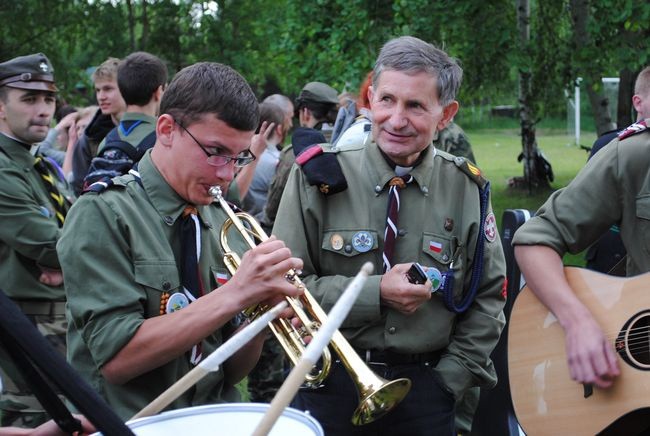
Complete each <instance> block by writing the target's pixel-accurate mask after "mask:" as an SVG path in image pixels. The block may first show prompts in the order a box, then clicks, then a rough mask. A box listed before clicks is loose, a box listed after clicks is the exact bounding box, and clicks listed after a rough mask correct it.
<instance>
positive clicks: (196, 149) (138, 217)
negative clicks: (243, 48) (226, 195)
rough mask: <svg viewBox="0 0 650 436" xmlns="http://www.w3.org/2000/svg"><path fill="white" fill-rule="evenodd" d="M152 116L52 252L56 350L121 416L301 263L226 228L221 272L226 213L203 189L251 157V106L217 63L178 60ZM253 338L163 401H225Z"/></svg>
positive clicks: (224, 180)
mask: <svg viewBox="0 0 650 436" xmlns="http://www.w3.org/2000/svg"><path fill="white" fill-rule="evenodd" d="M160 114H161V115H160V116H159V117H158V120H157V123H156V143H155V145H154V146H153V148H152V149H150V150H147V152H146V153H145V155H144V156H143V157H142V159H141V160H140V162H139V164H138V171H137V172H134V171H131V172H130V173H129V174H127V175H124V176H121V177H116V178H114V179H112V180H111V181H110V182H109V183H105V184H103V185H102V184H101V183H96V184H94V185H92V189H91V192H88V193H86V194H84V195H83V196H82V197H81V198H80V199H79V200H78V201H77V202H76V203H75V205H74V207H73V208H72V209H71V211H70V214H69V221H68V223H69V226H68V225H66V229H65V230H64V234H63V236H62V238H61V241H60V242H59V244H58V247H57V248H58V251H59V253H60V257H61V264H62V266H63V273H64V277H65V280H66V294H67V298H68V306H67V310H68V317H69V319H70V328H69V331H68V343H69V346H68V358H69V360H70V361H71V363H72V365H73V366H74V367H75V368H76V369H77V370H78V371H79V372H80V373H81V374H82V375H83V376H84V377H86V378H87V379H88V381H89V382H90V383H92V384H93V385H94V386H96V387H97V389H98V390H99V393H100V394H101V395H103V396H104V397H105V398H106V400H107V401H108V403H109V404H110V405H111V406H112V407H113V408H114V410H115V411H116V413H118V415H120V416H121V417H123V418H124V419H128V418H129V417H131V416H133V414H135V413H136V412H138V411H139V410H140V409H141V408H142V407H144V406H145V405H147V404H148V403H149V402H151V401H152V400H153V399H155V398H156V397H157V396H158V395H159V394H160V393H162V392H163V391H164V390H165V389H167V388H168V387H169V386H170V385H172V384H173V383H174V382H176V381H177V380H178V379H180V378H181V377H182V376H184V375H185V374H187V373H188V372H189V371H190V370H191V369H192V368H193V367H194V366H195V365H197V364H198V363H199V362H200V361H201V360H202V358H204V357H206V356H207V355H209V354H210V353H211V352H212V351H214V350H215V349H216V348H217V347H219V346H220V345H221V344H222V343H223V342H224V341H225V340H226V339H227V338H228V336H229V335H230V334H232V333H233V331H234V329H235V328H236V327H237V325H236V324H238V323H239V321H238V320H239V317H238V316H237V315H238V314H239V313H240V311H242V310H243V309H245V308H248V307H249V306H252V305H255V304H257V303H260V302H262V301H265V302H267V303H275V302H277V301H279V300H280V299H282V298H283V297H284V296H285V295H292V296H294V295H296V294H297V293H298V292H299V291H298V290H297V289H296V288H295V287H294V286H292V285H291V284H290V283H289V282H288V281H287V280H286V279H285V274H286V272H287V271H288V270H289V269H290V268H296V267H298V268H299V267H301V266H302V262H301V261H300V260H299V259H296V258H293V257H291V253H290V251H289V250H288V249H287V248H286V247H285V246H284V244H283V243H282V242H281V241H279V240H277V239H275V238H270V239H269V240H268V241H266V242H264V243H262V244H260V245H258V246H257V247H255V248H253V249H250V250H249V249H248V248H249V247H245V248H244V247H242V245H244V244H243V242H242V238H240V237H238V236H237V235H236V234H234V235H233V234H232V233H231V234H230V238H229V241H230V242H231V247H232V248H233V249H234V250H237V249H239V251H238V252H239V253H243V252H244V251H247V252H246V254H244V255H243V257H242V260H241V265H240V267H239V269H238V270H237V273H236V274H234V275H233V276H232V277H230V275H229V272H228V270H227V268H226V266H225V265H224V262H223V260H222V259H223V248H222V247H221V245H220V243H219V232H220V230H221V229H222V226H223V224H224V222H225V220H226V218H227V215H226V212H225V211H224V210H222V209H221V208H220V207H219V206H218V205H217V204H215V203H214V198H213V196H212V194H211V192H210V188H211V187H213V186H220V187H221V188H222V189H225V188H226V187H227V186H228V184H229V183H230V182H231V181H232V179H233V177H234V173H235V167H241V166H244V165H246V164H249V163H250V162H251V161H252V160H253V159H254V157H253V156H252V154H251V152H250V150H249V147H250V144H251V139H252V138H253V133H254V130H255V129H256V128H257V125H258V118H259V113H258V105H257V100H256V98H255V95H254V94H253V92H252V90H251V89H250V87H249V86H248V84H247V83H246V81H245V80H244V79H243V78H242V77H241V76H240V75H239V74H238V73H237V72H236V71H234V70H233V69H232V68H230V67H227V66H225V65H221V64H216V63H207V62H206V63H198V64H195V65H192V66H190V67H187V68H185V69H183V70H181V71H180V72H179V73H178V74H177V75H176V76H175V78H174V79H173V80H172V82H171V83H170V85H169V87H168V88H167V90H166V91H165V94H164V95H163V98H162V101H161V104H160ZM78 235H92V237H87V238H80V237H79V236H78ZM80 253H82V254H83V255H81V256H80V255H79V254H80ZM231 320H235V321H233V322H231ZM233 324H235V325H233ZM264 337H265V335H264V334H261V335H259V336H258V338H257V339H256V340H253V341H252V342H251V343H250V344H248V345H247V346H246V347H244V348H243V349H241V350H240V351H239V352H238V353H236V354H235V355H234V356H233V357H231V358H230V359H229V360H228V361H226V362H225V363H224V364H223V365H222V367H221V368H219V370H218V371H215V372H213V373H211V374H210V375H208V376H207V377H205V378H204V379H202V380H201V381H200V382H198V383H197V384H196V385H195V386H194V387H192V388H191V389H189V390H188V391H187V392H185V393H184V394H183V395H181V396H180V397H179V398H178V399H177V400H175V401H174V403H173V404H172V405H171V408H179V407H188V406H195V405H201V404H210V403H217V402H223V401H229V402H232V401H237V400H238V399H239V394H238V391H237V389H236V388H235V386H234V385H235V384H236V383H237V382H238V381H239V380H240V379H241V378H242V377H244V376H245V375H246V374H247V373H248V371H250V369H251V368H253V366H254V365H255V363H256V362H257V358H258V357H259V353H260V349H261V346H262V342H263V340H264Z"/></svg>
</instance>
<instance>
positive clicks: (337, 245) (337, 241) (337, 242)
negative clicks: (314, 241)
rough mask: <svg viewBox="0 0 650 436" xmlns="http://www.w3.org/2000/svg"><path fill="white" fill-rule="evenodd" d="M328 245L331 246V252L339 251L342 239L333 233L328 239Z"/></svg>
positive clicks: (341, 246)
mask: <svg viewBox="0 0 650 436" xmlns="http://www.w3.org/2000/svg"><path fill="white" fill-rule="evenodd" d="M330 244H331V245H332V249H333V250H336V251H339V250H340V249H341V248H343V237H342V236H341V235H339V234H338V233H334V234H333V235H332V237H331V238H330Z"/></svg>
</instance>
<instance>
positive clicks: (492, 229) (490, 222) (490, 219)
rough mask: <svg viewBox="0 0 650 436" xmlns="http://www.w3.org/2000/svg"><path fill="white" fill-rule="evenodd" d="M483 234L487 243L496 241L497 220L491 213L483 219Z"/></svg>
mask: <svg viewBox="0 0 650 436" xmlns="http://www.w3.org/2000/svg"><path fill="white" fill-rule="evenodd" d="M483 233H484V234H485V239H487V241H488V242H494V241H495V240H496V239H497V220H496V218H495V217H494V214H493V213H492V212H490V213H489V214H488V216H486V217H485V222H484V223H483Z"/></svg>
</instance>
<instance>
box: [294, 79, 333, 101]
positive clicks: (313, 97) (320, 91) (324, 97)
mask: <svg viewBox="0 0 650 436" xmlns="http://www.w3.org/2000/svg"><path fill="white" fill-rule="evenodd" d="M298 101H299V102H301V101H311V102H313V103H332V104H338V102H339V98H338V92H336V89H334V88H332V87H331V86H329V85H328V84H326V83H323V82H309V83H308V84H306V85H305V87H304V88H302V91H300V95H299V96H298Z"/></svg>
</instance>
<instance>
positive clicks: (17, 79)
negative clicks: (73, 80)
mask: <svg viewBox="0 0 650 436" xmlns="http://www.w3.org/2000/svg"><path fill="white" fill-rule="evenodd" d="M0 86H9V87H11V88H19V89H35V90H41V91H51V92H56V91H58V90H57V88H56V86H55V85H54V68H52V64H51V63H50V60H49V59H48V58H47V56H45V55H44V54H43V53H36V54H31V55H27V56H19V57H17V58H13V59H10V60H8V61H6V62H3V63H0Z"/></svg>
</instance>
